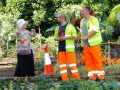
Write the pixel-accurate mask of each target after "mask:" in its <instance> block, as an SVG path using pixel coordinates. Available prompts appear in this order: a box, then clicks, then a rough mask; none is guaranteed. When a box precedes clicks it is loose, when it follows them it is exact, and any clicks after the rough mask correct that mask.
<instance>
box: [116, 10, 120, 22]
mask: <svg viewBox="0 0 120 90" xmlns="http://www.w3.org/2000/svg"><path fill="white" fill-rule="evenodd" d="M116 18H117V20H118V21H119V23H120V11H119V12H118V14H117V15H116Z"/></svg>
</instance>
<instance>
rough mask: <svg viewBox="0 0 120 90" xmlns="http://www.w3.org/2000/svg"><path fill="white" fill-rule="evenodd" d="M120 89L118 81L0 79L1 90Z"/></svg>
mask: <svg viewBox="0 0 120 90" xmlns="http://www.w3.org/2000/svg"><path fill="white" fill-rule="evenodd" d="M28 89H31V90H120V86H119V85H118V84H117V82H116V81H109V82H106V83H99V82H96V81H91V80H77V79H71V80H70V81H69V82H66V81H60V82H57V83H54V82H53V80H50V79H49V80H48V79H46V78H45V77H44V76H41V80H39V81H38V80H36V81H34V83H33V84H31V83H27V82H25V81H22V80H20V79H18V80H16V81H6V80H0V90H28Z"/></svg>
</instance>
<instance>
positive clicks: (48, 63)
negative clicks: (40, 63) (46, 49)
mask: <svg viewBox="0 0 120 90" xmlns="http://www.w3.org/2000/svg"><path fill="white" fill-rule="evenodd" d="M44 59H45V60H44V64H45V65H50V64H51V61H50V56H49V54H48V53H45V54H44Z"/></svg>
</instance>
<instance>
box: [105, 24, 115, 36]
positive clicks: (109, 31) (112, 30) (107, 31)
mask: <svg viewBox="0 0 120 90" xmlns="http://www.w3.org/2000/svg"><path fill="white" fill-rule="evenodd" d="M113 32H114V28H113V27H112V26H108V27H107V28H106V30H105V33H106V34H107V35H109V36H112V34H113Z"/></svg>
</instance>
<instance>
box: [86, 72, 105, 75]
mask: <svg viewBox="0 0 120 90" xmlns="http://www.w3.org/2000/svg"><path fill="white" fill-rule="evenodd" d="M94 74H97V75H98V74H105V72H104V71H91V72H88V76H91V75H94Z"/></svg>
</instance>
